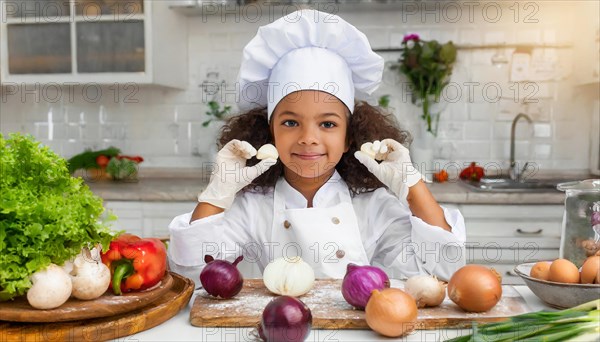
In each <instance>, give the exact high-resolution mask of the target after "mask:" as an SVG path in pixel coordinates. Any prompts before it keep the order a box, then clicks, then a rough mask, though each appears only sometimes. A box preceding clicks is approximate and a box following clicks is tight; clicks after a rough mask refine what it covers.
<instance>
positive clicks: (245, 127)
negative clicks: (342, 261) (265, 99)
mask: <svg viewBox="0 0 600 342" xmlns="http://www.w3.org/2000/svg"><path fill="white" fill-rule="evenodd" d="M347 127H348V128H347V132H346V139H348V142H349V144H350V148H349V149H348V152H346V153H344V154H343V155H342V158H341V160H340V161H339V163H338V164H337V165H336V167H335V168H336V170H337V171H338V172H339V173H340V175H341V176H342V178H343V179H344V181H345V182H346V184H348V187H349V189H350V191H351V192H352V194H354V195H355V194H359V193H361V192H368V191H373V190H375V189H377V188H380V187H383V186H384V185H383V184H382V183H381V182H380V181H379V180H378V179H377V178H376V177H375V176H374V175H373V174H372V173H371V172H369V170H367V168H366V167H365V166H364V165H362V164H361V163H360V162H359V161H358V160H357V159H356V158H355V157H354V152H355V151H357V150H359V149H360V146H361V145H362V144H363V143H365V142H369V141H373V140H383V139H386V138H391V139H394V140H396V141H398V142H400V143H401V144H410V142H411V141H412V136H411V135H410V133H409V132H408V131H405V130H402V129H401V128H400V126H399V125H398V123H397V120H396V119H395V117H394V115H393V114H391V113H390V112H388V111H386V110H385V109H383V108H381V107H374V106H371V105H369V104H368V103H366V102H364V101H360V102H357V103H356V106H355V107H354V113H353V114H352V115H350V120H349V122H348V126H347ZM233 139H238V140H245V141H247V142H249V143H250V144H251V145H252V146H254V148H256V149H259V148H260V147H261V146H262V145H264V144H268V143H271V144H272V143H273V137H272V135H271V129H270V127H269V121H268V119H267V108H266V107H264V108H257V109H253V110H250V111H248V112H246V113H242V114H240V115H237V116H234V117H232V118H230V119H228V120H227V121H226V122H225V125H224V126H223V128H222V129H221V131H220V134H219V138H218V139H217V145H218V148H219V150H220V149H221V148H223V146H225V144H227V143H228V142H229V141H231V140H233ZM258 162H259V160H258V159H256V158H251V159H250V160H248V162H247V165H248V166H252V165H256V164H257V163H258ZM282 175H283V163H281V161H280V160H279V161H278V162H277V164H275V165H274V166H272V167H271V168H270V169H269V170H268V171H267V172H265V173H263V174H262V175H260V176H259V177H258V178H256V179H255V180H254V181H253V182H252V183H251V184H250V185H248V186H246V187H245V188H244V189H243V191H260V192H263V193H266V192H267V191H269V189H270V188H272V187H274V186H275V183H276V182H277V180H278V179H279V177H281V176H282Z"/></svg>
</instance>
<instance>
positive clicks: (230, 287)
mask: <svg viewBox="0 0 600 342" xmlns="http://www.w3.org/2000/svg"><path fill="white" fill-rule="evenodd" d="M243 259H244V256H242V255H240V256H239V257H237V259H235V261H234V262H233V264H232V263H230V262H229V261H227V260H215V259H214V258H213V257H212V256H210V255H205V256H204V262H206V266H204V269H203V270H202V272H200V282H201V283H202V287H204V289H205V290H206V292H208V294H210V295H213V296H215V297H221V298H224V299H228V298H231V297H233V296H235V295H236V294H238V293H240V291H241V290H242V287H243V286H244V278H243V277H242V274H241V273H240V271H239V270H238V269H237V267H236V266H237V264H238V263H239V262H240V261H242V260H243Z"/></svg>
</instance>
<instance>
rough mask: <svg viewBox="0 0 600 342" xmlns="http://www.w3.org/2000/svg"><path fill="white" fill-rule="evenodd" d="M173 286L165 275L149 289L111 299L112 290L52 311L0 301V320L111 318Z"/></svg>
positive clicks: (23, 301) (71, 300) (18, 301)
mask: <svg viewBox="0 0 600 342" xmlns="http://www.w3.org/2000/svg"><path fill="white" fill-rule="evenodd" d="M172 286H173V277H172V276H171V274H169V273H166V274H165V276H164V277H163V279H162V280H161V281H160V283H158V284H157V286H154V287H153V288H152V289H150V290H146V291H142V292H130V293H124V294H123V295H122V296H115V295H114V294H113V293H112V290H108V291H106V292H105V293H104V294H103V295H102V296H100V297H98V298H96V299H92V300H79V299H75V298H69V300H68V301H67V302H66V303H64V304H63V305H61V306H59V307H58V308H55V309H48V310H38V309H35V308H33V307H31V305H29V303H28V302H27V298H26V296H21V297H19V298H16V299H15V300H12V301H6V302H0V320H3V321H12V322H27V323H46V322H67V321H80V320H82V319H90V318H100V317H107V316H115V315H119V314H122V313H125V312H129V311H132V310H135V309H138V308H141V307H144V306H146V305H148V304H150V303H152V302H153V301H155V300H157V299H158V298H160V297H162V296H164V295H165V294H166V293H167V292H168V291H169V289H170V288H171V287H172Z"/></svg>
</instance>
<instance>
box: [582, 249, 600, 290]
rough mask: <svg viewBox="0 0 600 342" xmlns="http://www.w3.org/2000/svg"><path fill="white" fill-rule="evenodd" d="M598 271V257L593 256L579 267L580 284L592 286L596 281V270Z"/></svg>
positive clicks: (599, 266)
mask: <svg viewBox="0 0 600 342" xmlns="http://www.w3.org/2000/svg"><path fill="white" fill-rule="evenodd" d="M599 269H600V256H598V255H594V256H591V257H589V258H587V259H585V262H584V263H583V266H581V283H582V284H592V283H594V281H597V279H596V278H597V277H598V272H599V271H598V270H599Z"/></svg>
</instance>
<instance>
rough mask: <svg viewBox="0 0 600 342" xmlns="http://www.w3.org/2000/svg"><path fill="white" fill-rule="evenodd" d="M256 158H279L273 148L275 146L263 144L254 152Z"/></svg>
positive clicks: (275, 149)
mask: <svg viewBox="0 0 600 342" xmlns="http://www.w3.org/2000/svg"><path fill="white" fill-rule="evenodd" d="M256 158H257V159H267V158H272V159H277V158H279V153H278V152H277V148H275V146H273V145H272V144H265V145H262V146H261V147H260V148H259V149H258V151H257V152H256Z"/></svg>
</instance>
